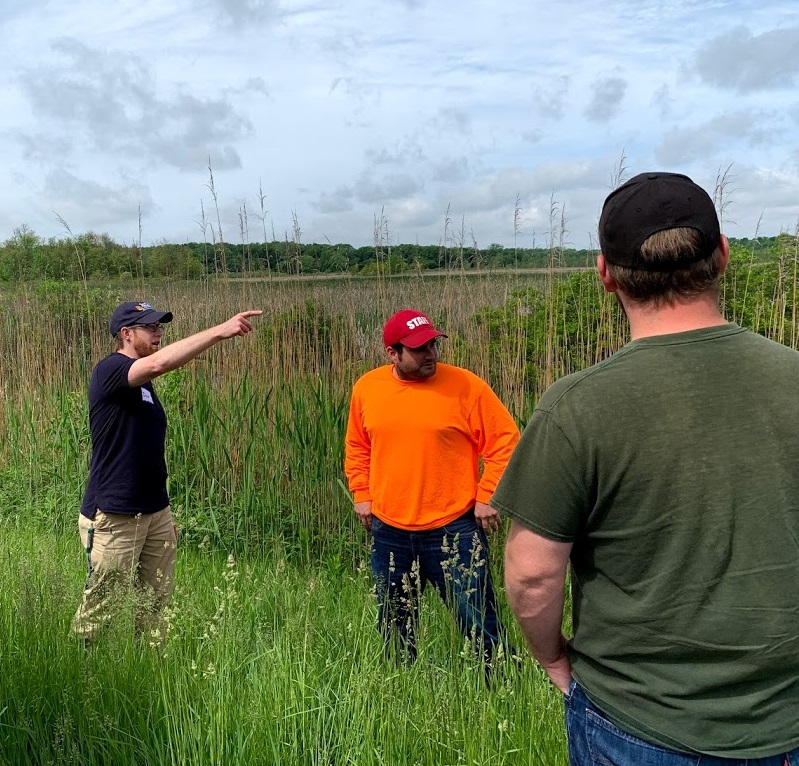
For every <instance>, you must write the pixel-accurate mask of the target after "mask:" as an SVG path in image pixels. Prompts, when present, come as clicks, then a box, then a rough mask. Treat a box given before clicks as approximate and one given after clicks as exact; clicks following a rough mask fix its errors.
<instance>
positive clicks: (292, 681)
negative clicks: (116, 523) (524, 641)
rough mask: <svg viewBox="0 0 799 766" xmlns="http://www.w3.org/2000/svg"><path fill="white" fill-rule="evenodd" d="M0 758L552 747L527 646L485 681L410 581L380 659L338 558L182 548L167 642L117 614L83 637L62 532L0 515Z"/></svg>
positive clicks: (489, 757)
mask: <svg viewBox="0 0 799 766" xmlns="http://www.w3.org/2000/svg"><path fill="white" fill-rule="evenodd" d="M0 550H2V557H1V558H0V579H2V582H3V600H2V606H0V641H2V644H3V646H4V650H3V652H2V654H0V700H2V704H0V763H2V764H80V765H81V766H89V765H91V764H98V765H99V764H103V765H104V766H105V765H107V764H115V766H123V765H124V764H172V763H175V764H189V763H190V764H226V765H227V764H239V763H240V764H397V765H398V766H399V765H400V764H402V765H404V764H431V765H432V764H435V765H437V766H438V765H440V764H494V763H496V764H499V763H502V764H525V765H527V764H536V763H538V764H545V765H546V766H552V765H556V764H560V763H565V742H564V732H563V726H562V712H561V704H560V701H559V698H558V697H559V695H557V694H556V693H555V692H553V691H552V690H551V689H550V688H549V686H548V684H547V683H546V682H545V680H544V678H543V676H542V674H541V672H540V671H539V670H538V669H537V668H536V667H535V666H534V665H533V663H532V662H531V661H528V662H527V663H526V664H525V665H524V667H523V668H522V669H521V671H517V670H516V669H514V668H511V667H508V668H506V673H507V675H506V677H505V679H504V681H499V682H496V683H494V685H493V686H492V687H491V688H487V687H486V686H485V684H484V682H483V680H482V671H481V669H480V668H479V667H477V666H476V665H475V664H474V662H473V661H472V659H471V658H470V657H469V656H468V652H467V651H465V649H464V647H463V646H462V640H461V637H460V636H459V634H458V633H457V631H456V630H455V629H454V627H453V624H452V621H451V620H450V619H449V618H448V616H447V615H446V613H445V611H444V609H443V607H442V606H441V605H440V604H439V603H438V601H437V600H436V599H435V598H434V597H432V595H431V597H429V598H428V597H426V601H425V605H424V608H423V620H422V625H421V630H420V657H419V660H418V662H417V663H416V664H415V665H414V666H413V667H411V668H408V669H406V668H401V667H397V666H396V665H395V664H394V663H393V662H391V661H390V660H387V659H386V658H385V657H384V655H383V652H382V647H381V642H380V639H379V636H378V634H377V632H376V631H375V629H374V620H375V616H376V605H375V602H374V597H373V594H372V589H371V582H370V576H369V574H368V571H367V570H368V567H367V566H366V562H365V554H366V551H365V548H364V549H363V556H362V557H360V558H359V559H358V560H357V561H356V562H355V565H354V566H347V565H345V564H343V563H338V564H337V563H335V562H332V563H330V562H320V563H319V564H318V565H317V566H315V567H313V568H307V567H296V566H293V565H291V564H289V563H287V560H286V557H285V555H284V553H283V551H281V550H279V549H275V550H273V551H272V552H270V553H269V554H268V555H262V556H259V557H258V558H256V559H253V560H251V561H247V560H240V561H236V560H234V559H233V558H232V557H230V558H227V557H225V555H224V554H221V553H213V552H211V551H208V550H199V551H198V550H181V551H180V555H179V568H178V573H177V580H178V586H177V590H176V594H175V599H174V610H173V614H172V616H171V621H170V630H169V636H168V639H167V644H166V649H165V652H164V654H163V656H161V655H160V654H159V653H158V652H157V651H156V650H155V649H153V648H151V647H149V646H146V645H140V644H138V643H137V642H135V641H134V640H133V639H132V638H131V637H130V633H129V632H128V630H126V628H127V626H126V625H125V624H124V623H125V621H124V620H122V621H121V623H120V625H119V626H118V629H117V630H115V631H114V632H112V633H111V634H109V635H107V636H106V637H105V638H106V640H105V641H103V642H102V643H100V644H99V645H98V646H96V647H95V648H93V649H91V650H90V651H89V652H88V653H85V652H84V651H83V649H82V647H80V646H79V645H78V644H77V642H76V641H75V640H74V639H72V637H71V636H70V635H69V622H70V619H71V616H72V614H73V612H74V609H75V607H76V605H77V603H78V600H79V598H80V592H81V587H82V581H83V574H84V571H83V566H84V562H83V558H82V552H81V550H80V546H79V544H78V541H77V532H76V530H75V534H74V535H71V534H68V533H61V534H56V533H46V532H42V531H33V530H32V529H31V527H30V525H28V524H25V523H22V524H16V523H11V522H6V523H4V524H3V526H2V528H0Z"/></svg>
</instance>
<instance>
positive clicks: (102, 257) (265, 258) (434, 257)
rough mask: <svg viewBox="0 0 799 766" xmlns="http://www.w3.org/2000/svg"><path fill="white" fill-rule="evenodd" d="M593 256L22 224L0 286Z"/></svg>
mask: <svg viewBox="0 0 799 766" xmlns="http://www.w3.org/2000/svg"><path fill="white" fill-rule="evenodd" d="M731 241H732V242H733V243H734V246H735V247H736V248H737V249H738V251H739V252H746V253H749V255H750V257H752V258H753V259H755V260H758V261H767V260H772V259H775V258H780V257H783V258H784V257H785V253H786V252H789V251H790V249H791V248H794V250H795V248H796V245H797V242H796V237H795V236H791V235H788V234H781V235H779V236H777V237H760V238H758V239H756V240H749V239H742V240H731ZM595 256H596V251H595V250H578V249H569V248H560V247H558V248H541V247H538V248H513V247H503V246H502V245H498V244H491V245H489V246H488V247H487V248H483V249H481V248H478V247H477V246H473V247H468V248H464V247H444V246H440V245H393V246H388V245H385V244H380V245H376V246H369V247H353V246H352V245H347V244H329V243H328V244H318V243H313V244H302V243H299V242H294V241H290V240H287V241H275V242H260V243H241V244H231V243H221V242H215V243H209V242H188V243H186V244H182V245H177V244H171V243H167V242H162V243H159V244H154V245H150V246H148V247H139V246H138V245H135V244H134V245H124V244H120V243H118V242H115V241H114V240H112V239H111V238H110V237H109V236H108V235H107V234H95V233H93V232H88V233H86V234H80V235H77V236H70V237H65V238H62V239H56V238H52V237H51V238H50V239H46V240H45V239H43V238H41V237H39V236H38V235H37V234H36V233H35V232H34V231H32V230H31V229H30V228H28V227H27V226H21V227H19V228H17V229H15V230H14V233H13V235H12V236H11V237H10V238H9V239H7V240H6V241H5V242H3V243H2V245H0V281H2V282H18V281H30V280H42V279H45V280H48V279H49V280H89V279H102V278H121V279H133V278H154V277H171V278H175V279H197V278H201V277H204V276H211V275H217V274H233V275H236V274H259V275H266V274H314V273H349V274H362V275H370V274H372V275H373V274H400V273H403V272H408V271H424V270H429V269H445V270H446V269H449V270H461V269H463V270H467V269H497V268H508V267H518V268H542V267H548V266H554V267H568V266H587V265H591V264H592V263H593V262H594V258H595Z"/></svg>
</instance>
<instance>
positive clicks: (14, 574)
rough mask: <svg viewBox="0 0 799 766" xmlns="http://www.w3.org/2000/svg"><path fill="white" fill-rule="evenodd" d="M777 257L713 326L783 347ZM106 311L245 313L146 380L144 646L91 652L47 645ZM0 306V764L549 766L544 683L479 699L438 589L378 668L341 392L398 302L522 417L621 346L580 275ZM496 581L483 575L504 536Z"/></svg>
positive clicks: (72, 553) (736, 285) (786, 316)
mask: <svg viewBox="0 0 799 766" xmlns="http://www.w3.org/2000/svg"><path fill="white" fill-rule="evenodd" d="M796 263H797V261H796V258H794V259H793V260H789V259H786V260H785V261H784V262H780V263H776V264H770V265H767V266H763V265H758V266H753V265H751V264H747V263H746V262H736V263H733V266H732V268H731V270H730V274H729V275H728V277H727V278H726V280H725V284H724V291H723V299H724V304H725V310H726V311H727V314H728V316H729V318H731V319H734V320H736V321H739V322H741V323H742V324H745V325H747V326H750V327H752V328H753V329H755V330H757V331H759V332H762V333H764V334H766V335H769V336H770V337H774V338H776V339H777V340H780V341H782V342H784V343H787V344H789V345H793V346H796V345H797V337H798V336H799V322H798V321H797V316H796V312H795V306H796V305H797V302H796V294H797V292H796V287H797V268H796ZM123 299H145V300H148V301H150V302H151V303H153V304H154V305H156V306H158V307H163V308H164V309H169V310H172V311H173V312H174V313H175V321H174V323H173V325H172V326H171V327H170V328H169V330H168V334H167V335H166V336H165V342H168V341H169V337H170V335H171V336H172V337H175V338H177V337H182V336H184V335H187V334H190V333H192V332H195V331H197V330H199V329H201V328H203V327H205V326H207V325H209V324H212V323H216V322H219V321H222V320H224V319H225V318H227V317H228V316H230V315H231V314H233V313H235V312H236V311H238V310H240V309H244V308H263V309H264V310H265V314H264V316H263V317H262V318H261V319H260V321H258V325H257V331H256V332H255V333H254V334H252V335H251V336H249V337H247V338H244V339H237V340H236V341H235V342H231V343H227V344H224V345H222V346H219V347H216V348H214V349H212V350H210V351H209V352H208V353H206V354H205V355H203V357H202V358H200V359H198V360H197V361H196V362H194V363H192V364H191V365H189V367H187V368H186V369H184V370H180V371H176V372H173V373H170V374H169V375H167V376H166V377H164V378H163V379H161V380H159V381H157V382H156V388H157V390H158V391H159V396H160V397H161V398H162V401H163V402H164V406H165V408H166V410H167V415H168V417H169V422H170V426H169V434H168V439H167V444H168V454H167V462H168V465H169V467H170V494H171V497H172V501H173V508H174V510H175V512H176V516H177V518H178V520H179V523H180V525H181V528H182V542H181V551H180V554H179V570H178V575H177V579H178V590H177V593H176V598H175V603H174V615H173V616H172V621H171V629H170V634H169V637H168V640H167V644H166V653H165V655H164V656H163V657H161V656H159V654H158V653H157V652H155V651H154V650H152V649H150V648H149V647H147V646H138V645H136V644H135V643H134V642H133V641H132V640H131V639H129V638H128V637H127V632H125V631H124V626H122V628H121V630H120V632H119V633H118V634H116V635H114V636H112V637H110V640H109V641H108V642H106V644H105V645H101V646H99V647H98V648H96V649H93V650H92V652H91V653H90V654H88V655H85V654H84V653H83V651H82V649H81V648H80V647H79V646H78V645H77V644H76V643H75V642H74V641H73V640H72V639H71V638H70V636H69V631H68V626H69V621H70V618H71V616H72V613H73V612H74V609H75V607H76V606H77V603H78V600H79V598H80V592H81V588H82V583H83V579H84V576H85V561H84V556H83V552H82V550H81V548H80V545H79V542H78V536H77V523H76V516H77V509H78V505H79V502H80V497H81V495H82V492H83V487H84V483H85V479H86V475H87V466H88V457H89V434H88V422H87V414H86V401H85V389H86V382H87V380H88V376H89V373H90V371H91V367H92V365H93V364H94V362H96V361H97V360H98V359H99V358H101V357H102V356H104V355H105V354H106V353H108V352H109V351H111V350H112V343H111V339H110V336H109V335H108V332H107V330H106V323H107V320H108V316H109V315H110V312H111V310H112V309H113V307H114V306H115V304H116V303H117V302H118V301H119V300H123ZM2 300H3V304H4V306H5V307H6V310H5V311H4V312H3V313H2V315H0V433H2V435H3V438H2V441H1V442H0V578H2V582H3V597H2V601H1V602H0V641H1V642H2V645H3V647H4V649H3V650H2V652H0V764H2V765H5V764H27V763H35V764H81V765H83V764H111V763H113V764H115V766H116V765H117V764H121V765H123V766H124V765H126V764H162V763H163V764H171V763H175V764H183V763H186V764H188V763H191V764H238V763H241V764H260V763H263V764H277V763H280V764H347V763H351V764H397V765H398V766H400V765H402V764H425V765H426V764H430V765H431V766H433V765H438V764H493V763H496V764H499V763H502V764H544V765H545V766H550V765H554V766H557V765H558V764H562V763H564V762H565V751H564V734H563V730H562V720H561V718H562V713H561V707H560V702H559V699H558V695H557V694H555V693H554V692H552V691H551V690H550V689H549V687H548V685H547V684H546V683H545V682H544V680H543V677H542V675H541V673H540V671H539V670H538V669H537V668H535V667H534V666H533V664H532V663H531V662H528V663H527V664H526V665H525V666H524V667H523V668H522V669H521V670H520V671H517V670H515V669H512V668H506V669H505V671H506V677H505V678H504V680H503V681H500V682H497V683H495V684H494V685H493V686H492V687H491V688H486V686H485V685H484V684H483V682H482V679H481V669H480V668H477V667H475V666H474V665H473V664H472V663H471V661H469V660H467V659H466V658H464V657H463V656H462V653H463V652H462V647H461V643H460V638H459V636H458V634H457V633H456V632H455V631H454V628H453V627H452V624H451V621H450V620H448V619H446V618H445V616H444V614H443V612H442V608H441V607H440V606H439V605H438V604H437V603H436V601H435V600H434V599H429V600H428V603H427V605H426V609H425V610H423V612H424V624H423V626H422V634H423V635H422V638H421V642H420V648H421V652H420V659H419V662H418V663H417V664H416V665H415V666H414V667H413V668H411V669H407V670H404V669H399V668H397V667H395V666H394V665H392V664H391V663H389V662H388V661H387V660H385V659H384V658H383V656H382V653H381V651H380V642H379V638H378V636H377V634H376V632H375V630H374V627H373V623H374V619H375V614H376V606H375V603H374V598H373V596H372V594H371V583H370V578H369V576H368V571H367V570H368V567H367V565H366V545H367V542H366V538H365V536H364V534H363V532H362V530H361V529H360V527H358V525H357V524H356V521H355V519H354V516H353V514H352V511H351V503H350V500H349V496H348V494H347V492H346V489H345V488H344V486H343V484H342V478H343V475H342V469H341V465H342V460H343V445H342V439H343V432H344V424H345V418H346V410H347V403H348V395H349V390H350V387H351V385H352V383H353V381H354V380H355V379H356V378H357V377H358V376H359V375H360V374H361V373H362V372H364V371H366V370H367V369H370V368H371V367H373V366H375V365H376V364H379V363H381V361H382V349H381V347H380V340H379V338H380V328H381V325H382V322H383V320H384V319H385V317H386V316H387V315H389V314H390V313H392V312H393V311H394V310H396V309H399V308H403V307H407V306H415V307H418V308H421V309H423V310H426V311H428V312H429V313H430V314H431V315H432V316H433V317H434V319H435V320H436V323H437V324H438V323H440V325H441V326H442V327H444V328H446V330H447V332H448V333H449V336H450V337H449V340H448V341H445V342H444V344H443V357H442V358H443V360H444V361H450V362H454V363H457V364H461V365H464V366H466V367H469V368H470V369H472V370H474V371H475V372H477V373H478V374H480V375H481V376H483V377H485V378H486V379H487V380H489V381H490V382H491V384H492V385H493V387H494V389H495V390H496V391H497V393H498V394H499V396H500V397H501V398H502V399H503V401H504V402H505V403H506V404H507V406H508V407H509V409H510V410H511V412H512V413H513V414H514V415H515V416H516V417H517V419H518V420H519V422H520V423H521V424H523V423H524V422H525V421H526V419H527V417H528V416H529V413H530V411H531V409H532V407H533V406H534V403H535V401H536V399H537V397H538V395H539V394H540V393H541V391H543V390H544V389H545V388H546V387H547V386H548V385H549V384H550V383H551V382H552V381H553V380H554V379H556V378H558V377H560V376H561V375H563V374H566V373H568V372H570V371H572V370H575V369H580V368H582V367H585V366H587V365H589V364H592V363H594V362H595V361H598V360H599V359H601V358H603V357H604V356H606V355H607V354H608V353H611V352H612V351H613V350H615V349H616V348H618V347H619V346H621V345H622V344H623V343H624V342H625V338H626V336H625V328H624V324H623V320H622V317H621V316H620V314H619V310H618V307H617V305H616V303H615V301H614V300H613V298H612V297H610V296H607V295H603V294H602V293H601V292H600V291H599V289H598V286H597V282H596V280H595V278H594V276H593V274H592V273H591V272H584V271H582V272H575V273H570V274H563V273H556V272H554V271H552V272H546V273H527V272H525V273H521V272H514V273H490V274H476V275H468V276H467V275H465V274H454V275H448V276H446V277H430V278H428V277H426V276H420V275H407V276H402V277H398V278H390V279H388V278H381V279H373V280H365V279H357V280H355V279H351V278H347V277H344V278H340V279H335V280H310V281H296V280H294V281H288V280H286V281H283V280H281V281H278V280H273V281H266V282H260V281H258V282H251V281H241V280H236V281H234V280H224V279H223V280H219V281H213V282H211V281H209V282H192V283H187V282H164V283H160V284H141V285H137V286H136V287H135V289H131V288H130V287H129V286H121V285H119V284H112V285H101V284H97V285H91V284H69V283H48V284H27V285H17V286H14V287H13V288H6V289H5V290H4V292H3V294H2ZM229 555H232V557H231V558H229ZM493 566H494V568H495V571H496V575H497V577H498V581H499V582H501V535H500V538H499V539H497V540H495V555H494V560H493ZM503 605H504V602H503ZM506 623H508V629H509V631H510V633H511V637H512V639H513V640H514V641H515V642H517V643H518V642H519V639H518V632H517V631H516V629H515V626H514V625H511V624H509V623H510V621H509V620H508V619H507V614H506Z"/></svg>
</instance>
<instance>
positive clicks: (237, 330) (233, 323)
mask: <svg viewBox="0 0 799 766" xmlns="http://www.w3.org/2000/svg"><path fill="white" fill-rule="evenodd" d="M263 313H264V312H263V311H261V310H260V309H251V310H250V311H241V312H239V313H238V314H236V316H234V317H231V318H230V319H228V320H227V322H224V323H223V324H221V325H219V329H220V333H221V335H222V337H223V338H234V337H235V336H236V335H246V334H247V333H248V332H252V329H253V327H252V322H250V321H249V319H250V317H257V316H260V315H261V314H263Z"/></svg>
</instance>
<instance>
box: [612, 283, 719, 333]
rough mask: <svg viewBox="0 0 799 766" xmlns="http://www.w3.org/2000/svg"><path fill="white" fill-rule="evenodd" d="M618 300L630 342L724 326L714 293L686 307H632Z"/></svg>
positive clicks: (687, 303)
mask: <svg viewBox="0 0 799 766" xmlns="http://www.w3.org/2000/svg"><path fill="white" fill-rule="evenodd" d="M620 300H621V301H622V305H623V306H624V311H625V313H626V314H627V319H628V320H629V322H630V337H631V338H632V339H633V340H637V339H638V338H649V337H652V336H654V335H670V334H672V333H676V332H688V331H689V330H701V329H702V328H704V327H719V326H720V325H725V324H727V320H726V319H725V318H724V316H723V315H722V313H721V311H719V304H718V295H717V294H715V293H712V294H711V293H706V294H704V295H700V296H697V297H696V298H692V299H691V300H690V301H687V302H685V303H675V304H666V305H664V306H658V307H653V306H651V305H649V304H642V303H633V302H631V301H629V300H627V299H624V298H620Z"/></svg>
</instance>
